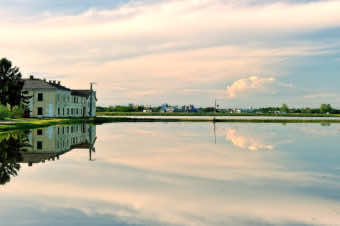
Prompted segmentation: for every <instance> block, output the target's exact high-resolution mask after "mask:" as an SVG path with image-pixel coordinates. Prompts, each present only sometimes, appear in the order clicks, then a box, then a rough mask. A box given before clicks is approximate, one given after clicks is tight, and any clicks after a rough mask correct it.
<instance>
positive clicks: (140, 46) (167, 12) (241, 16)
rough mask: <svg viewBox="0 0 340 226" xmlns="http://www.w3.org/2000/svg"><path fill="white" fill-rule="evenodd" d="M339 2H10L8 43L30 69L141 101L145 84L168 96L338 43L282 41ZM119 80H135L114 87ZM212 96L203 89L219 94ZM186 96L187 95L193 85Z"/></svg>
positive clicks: (105, 96) (320, 25) (4, 49)
mask: <svg viewBox="0 0 340 226" xmlns="http://www.w3.org/2000/svg"><path fill="white" fill-rule="evenodd" d="M339 9H340V1H317V2H310V3H306V2H304V3H293V2H290V1H286V2H285V3H282V2H281V3H280V2H276V1H261V4H254V1H252V0H250V1H248V0H245V1H232V0H230V1H225V0H201V1H197V0H188V1H179V0H169V1H132V2H129V3H125V4H121V5H119V6H118V7H116V8H111V9H107V10H102V9H99V10H98V9H89V10H87V11H85V12H84V11H82V12H81V13H79V14H67V15H65V14H54V13H50V12H48V11H43V12H40V13H39V12H34V14H33V15H31V16H29V17H27V14H24V15H25V17H23V16H22V14H21V13H19V15H18V13H14V12H16V11H15V10H14V11H13V12H10V11H9V10H10V9H8V10H7V9H6V10H4V9H0V21H1V22H0V26H1V28H2V30H3V31H6V32H3V33H2V35H1V39H0V46H1V53H2V55H3V56H6V57H8V58H10V59H11V60H12V61H13V62H14V63H15V64H16V65H18V66H20V67H21V69H22V70H23V71H24V72H26V73H29V72H40V73H44V72H48V74H53V75H63V77H64V79H63V80H64V82H65V83H66V84H67V85H69V86H76V87H77V86H81V87H85V86H86V87H87V86H88V81H94V82H97V84H98V85H99V86H100V90H99V91H98V95H99V96H101V97H102V98H100V102H101V103H106V104H112V101H114V102H116V101H122V102H123V103H126V102H127V101H131V100H136V101H140V98H143V96H144V95H143V94H144V93H146V95H147V94H153V93H156V92H157V90H159V89H162V98H160V95H158V96H156V95H154V97H153V98H150V99H148V101H152V102H158V103H159V102H160V101H162V100H163V99H166V98H169V96H170V95H172V94H173V93H175V91H176V90H179V89H183V90H184V89H192V90H194V89H201V88H202V87H205V86H207V85H211V84H221V83H222V82H223V83H224V82H225V81H230V80H235V79H240V78H241V76H242V75H244V74H277V73H276V72H277V71H278V65H280V64H281V63H282V61H283V59H285V58H287V57H290V56H306V55H308V56H310V55H315V54H316V55H319V54H328V53H329V51H330V48H329V45H331V44H334V43H330V44H327V45H325V44H322V43H321V42H320V43H315V42H303V43H301V42H298V43H296V42H287V43H285V45H282V44H278V43H276V39H277V38H282V37H289V36H290V35H291V34H296V33H298V34H300V33H304V32H313V31H317V30H318V29H326V28H333V27H337V26H340V14H339V13H338V12H339ZM207 18H208V19H207ZM282 18H285V20H282ZM23 37H25V38H23ZM243 37H246V38H243ZM249 37H251V40H250V39H249ZM288 40H289V38H288ZM261 43H262V44H261ZM337 45H338V44H337ZM325 49H326V50H325ZM333 49H334V48H333ZM65 75H67V76H65ZM112 84H114V85H112ZM188 84H190V87H188ZM112 86H114V87H117V86H118V87H124V88H126V89H125V90H122V91H119V92H113V91H117V90H116V89H111V87H112ZM213 88H214V89H216V88H217V86H215V87H213ZM218 88H220V89H221V90H223V87H218ZM146 90H147V91H146ZM150 90H152V91H150ZM126 94H129V95H128V96H127V95H126ZM148 96H150V95H148ZM207 96H208V95H206V94H197V97H199V98H197V99H199V100H200V102H201V101H206V102H207V101H210V100H211V97H207ZM164 97H165V98H164ZM178 97H179V95H178V96H177V100H178V99H181V100H185V96H184V94H183V93H182V94H181V98H178ZM204 98H206V100H203V99H204Z"/></svg>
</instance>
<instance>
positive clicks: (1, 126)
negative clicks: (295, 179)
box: [0, 118, 95, 132]
mask: <svg viewBox="0 0 340 226" xmlns="http://www.w3.org/2000/svg"><path fill="white" fill-rule="evenodd" d="M94 120H95V119H94V118H91V119H83V118H72V119H66V118H63V119H60V118H59V119H58V118H53V119H13V120H6V121H0V132H5V131H10V130H20V129H34V128H42V127H47V126H52V125H63V124H75V123H91V122H94Z"/></svg>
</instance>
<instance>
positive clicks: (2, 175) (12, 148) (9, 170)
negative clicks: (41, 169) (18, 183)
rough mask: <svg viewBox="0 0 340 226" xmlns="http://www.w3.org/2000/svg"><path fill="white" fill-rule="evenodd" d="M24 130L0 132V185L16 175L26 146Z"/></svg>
mask: <svg viewBox="0 0 340 226" xmlns="http://www.w3.org/2000/svg"><path fill="white" fill-rule="evenodd" d="M26 143H27V135H26V133H25V132H19V133H15V134H13V133H10V134H0V185H4V184H6V183H8V182H10V179H11V177H13V176H17V175H18V172H19V170H20V164H19V162H20V161H22V151H23V148H24V147H26V146H27V144H26Z"/></svg>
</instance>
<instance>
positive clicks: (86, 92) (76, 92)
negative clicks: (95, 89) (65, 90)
mask: <svg viewBox="0 0 340 226" xmlns="http://www.w3.org/2000/svg"><path fill="white" fill-rule="evenodd" d="M71 95H74V96H82V97H89V96H91V90H88V89H73V90H72V91H71Z"/></svg>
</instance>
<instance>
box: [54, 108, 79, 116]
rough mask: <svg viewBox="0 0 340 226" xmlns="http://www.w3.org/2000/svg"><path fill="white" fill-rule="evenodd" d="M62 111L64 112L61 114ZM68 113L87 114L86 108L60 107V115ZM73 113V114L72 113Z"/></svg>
mask: <svg viewBox="0 0 340 226" xmlns="http://www.w3.org/2000/svg"><path fill="white" fill-rule="evenodd" d="M61 113H62V114H61ZM65 113H66V115H85V114H86V109H85V108H84V109H81V108H66V111H65V108H63V109H60V108H58V116H61V115H62V116H65ZM70 113H71V114H70Z"/></svg>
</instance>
